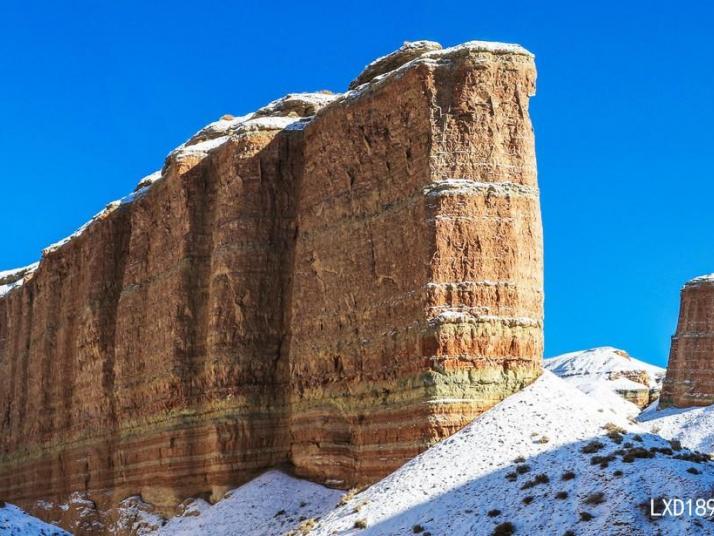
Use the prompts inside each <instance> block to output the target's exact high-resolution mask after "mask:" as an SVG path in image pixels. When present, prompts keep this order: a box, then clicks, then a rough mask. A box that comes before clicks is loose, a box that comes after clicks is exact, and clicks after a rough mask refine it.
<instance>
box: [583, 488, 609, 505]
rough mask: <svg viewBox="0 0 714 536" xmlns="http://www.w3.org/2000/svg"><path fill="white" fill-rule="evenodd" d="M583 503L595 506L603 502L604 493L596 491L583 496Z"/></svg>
mask: <svg viewBox="0 0 714 536" xmlns="http://www.w3.org/2000/svg"><path fill="white" fill-rule="evenodd" d="M584 502H585V504H590V505H592V506H596V505H598V504H602V503H604V502H605V494H604V493H603V492H602V491H596V492H595V493H591V494H590V495H588V496H587V497H585V501H584Z"/></svg>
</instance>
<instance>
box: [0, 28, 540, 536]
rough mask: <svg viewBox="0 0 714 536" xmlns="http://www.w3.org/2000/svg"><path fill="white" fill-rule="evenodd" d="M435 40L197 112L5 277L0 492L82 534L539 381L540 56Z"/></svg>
mask: <svg viewBox="0 0 714 536" xmlns="http://www.w3.org/2000/svg"><path fill="white" fill-rule="evenodd" d="M434 48H435V47H427V50H426V51H425V52H424V53H423V54H421V55H419V56H417V57H413V56H409V57H407V58H405V59H404V61H405V62H406V63H404V64H402V65H392V64H390V67H391V68H393V69H394V70H392V71H390V72H387V73H380V74H378V75H376V76H375V77H374V78H371V77H372V75H371V74H370V75H369V76H368V78H370V81H369V83H366V84H363V85H360V86H359V87H358V88H357V89H356V90H354V91H351V92H348V93H346V94H344V95H324V94H323V95H320V94H316V95H292V96H288V97H286V98H285V99H281V100H280V101H277V102H275V103H271V105H269V106H267V107H265V108H264V109H262V110H259V111H258V112H256V113H254V114H251V115H249V116H245V117H240V118H233V117H231V116H226V117H224V118H222V119H221V120H220V121H217V122H216V123H212V124H211V125H209V126H208V127H206V128H205V129H203V130H202V131H201V132H199V133H198V134H197V135H196V136H194V137H193V138H192V139H191V140H189V141H188V142H187V143H186V144H184V145H182V146H181V147H179V148H178V149H177V150H176V151H174V152H173V153H171V154H170V155H169V157H168V158H167V160H166V163H165V165H164V168H163V169H162V171H161V172H160V173H157V174H154V175H151V176H149V177H147V178H146V179H144V180H142V182H141V183H140V184H139V187H138V189H137V191H136V192H135V193H134V194H132V195H130V196H128V197H127V198H125V199H123V200H121V201H119V202H115V203H112V204H110V205H109V206H108V207H107V208H106V209H105V210H104V211H102V212H101V213H100V214H99V215H98V216H97V217H96V218H95V219H94V220H93V221H92V222H90V224H88V225H87V226H85V227H84V228H82V229H81V230H80V231H79V232H78V233H76V235H74V236H73V237H70V239H68V240H66V241H63V242H62V243H59V244H57V245H55V246H52V247H50V248H48V249H46V250H45V252H44V255H43V258H42V260H41V262H40V264H39V267H37V269H36V271H34V272H32V271H30V272H27V273H24V272H23V273H22V274H21V275H20V276H13V277H14V278H15V279H13V282H12V283H11V285H12V288H10V289H8V291H7V293H6V295H5V296H4V297H2V298H0V369H1V372H2V373H1V374H0V408H2V415H1V416H0V417H1V420H0V495H2V496H4V497H6V498H8V499H11V500H13V501H15V502H20V503H23V504H25V505H29V506H32V505H33V504H36V501H37V500H39V499H43V500H44V501H46V502H50V503H54V504H60V503H62V502H66V501H67V500H68V498H69V497H71V496H73V495H72V494H77V493H79V494H82V495H81V496H82V497H83V500H85V499H86V500H87V501H89V503H91V504H94V505H95V508H94V509H92V508H85V510H87V511H90V513H88V514H86V515H85V516H84V517H85V518H86V519H85V520H84V521H83V522H80V521H78V520H76V519H74V520H73V521H72V522H71V524H72V526H71V527H69V528H72V529H74V530H76V531H77V533H78V534H92V533H94V532H97V531H101V530H102V529H101V528H97V527H102V523H103V516H104V517H106V515H107V514H106V512H108V511H109V510H110V509H111V508H112V507H113V506H115V505H117V504H118V503H119V502H120V501H122V500H123V499H125V498H127V497H133V496H140V497H141V499H142V500H143V501H146V502H147V503H151V504H153V505H154V506H155V507H156V508H157V510H158V511H159V512H162V513H164V514H171V513H172V512H173V511H174V509H175V508H176V506H177V505H179V504H180V503H181V501H182V500H183V499H185V498H186V497H189V496H197V495H204V496H206V497H207V498H213V499H215V498H218V497H220V496H221V495H222V494H223V493H224V492H225V491H226V490H227V489H228V488H229V487H232V486H235V485H236V484H240V483H241V482H244V481H245V480H247V479H248V478H250V477H252V476H254V475H255V474H256V473H257V472H259V471H261V470H263V469H265V468H267V467H272V466H275V465H278V464H289V466H291V467H292V468H293V469H294V471H295V472H297V473H298V474H300V475H304V476H308V477H311V478H313V479H316V480H320V481H324V482H328V483H331V484H334V485H337V486H349V485H353V484H356V483H365V482H371V481H374V480H375V479H377V478H379V477H381V476H384V475H385V474H387V473H388V472H390V471H392V470H393V469H395V468H396V467H398V466H399V465H401V464H402V463H404V462H405V461H406V460H408V459H409V458H411V457H412V456H414V455H415V454H417V453H419V452H421V451H422V450H424V449H425V448H427V447H428V446H429V445H431V444H432V443H433V442H435V441H437V440H439V439H441V438H444V437H446V436H448V435H450V434H451V433H453V432H455V431H456V430H458V429H459V428H460V427H462V426H463V425H464V424H466V423H467V422H469V421H470V420H471V419H472V418H473V417H475V416H476V415H478V414H480V413H481V412H483V411H484V410H486V409H488V408H489V407H491V406H493V405H494V404H496V403H497V402H499V401H500V400H502V399H503V398H505V397H506V396H508V395H509V394H511V393H513V392H515V391H517V390H519V389H521V388H522V387H524V386H525V385H527V384H529V383H530V382H532V381H533V380H534V379H535V378H536V377H537V376H538V375H539V374H540V371H541V359H542V315H543V310H542V301H543V294H542V272H543V270H542V238H541V222H540V210H539V200H538V189H537V182H536V166H535V152H534V139H533V132H532V127H531V123H530V120H529V117H528V99H529V97H530V96H531V95H532V94H533V93H534V88H535V68H534V65H533V57H532V55H530V54H529V53H528V52H526V51H525V50H524V49H522V48H520V47H517V46H514V45H501V44H491V43H482V42H472V43H467V44H465V45H461V46H459V47H454V48H450V49H444V50H435V49H434ZM18 277H20V278H24V279H22V280H21V281H20V283H21V284H18V281H17V278H18ZM75 496H76V495H75ZM46 502H44V503H42V508H39V507H38V509H37V510H36V511H37V512H38V515H43V516H45V517H51V515H52V514H51V512H53V511H54V510H60V511H61V510H62V509H61V508H59V509H56V508H55V509H54V510H53V509H52V508H48V507H47V503H46ZM67 523H68V522H67V521H65V524H67Z"/></svg>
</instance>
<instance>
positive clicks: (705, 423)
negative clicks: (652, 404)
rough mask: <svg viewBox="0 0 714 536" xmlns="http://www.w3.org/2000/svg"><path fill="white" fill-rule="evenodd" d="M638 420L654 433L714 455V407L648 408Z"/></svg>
mask: <svg viewBox="0 0 714 536" xmlns="http://www.w3.org/2000/svg"><path fill="white" fill-rule="evenodd" d="M638 420H639V421H640V422H641V423H642V426H644V427H645V428H647V429H648V430H650V431H651V432H652V433H656V434H659V435H661V436H662V437H666V438H667V439H676V440H678V441H681V443H682V445H684V446H685V447H689V448H691V449H696V450H701V451H703V452H708V453H714V406H706V407H695V408H684V409H679V408H667V409H664V410H657V409H656V408H651V409H650V408H648V410H646V411H644V412H642V414H641V415H640V417H639V418H638Z"/></svg>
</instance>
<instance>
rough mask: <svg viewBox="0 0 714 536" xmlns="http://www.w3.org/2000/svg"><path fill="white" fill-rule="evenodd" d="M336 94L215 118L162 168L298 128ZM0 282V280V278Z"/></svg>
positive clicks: (143, 189)
mask: <svg viewBox="0 0 714 536" xmlns="http://www.w3.org/2000/svg"><path fill="white" fill-rule="evenodd" d="M338 97H339V95H335V94H331V93H327V92H320V93H291V94H289V95H286V96H285V97H282V98H280V99H277V100H274V101H273V102H271V103H269V104H267V105H266V106H264V107H262V108H260V109H259V110H257V111H256V112H253V113H249V114H247V115H243V116H239V117H234V116H231V115H225V116H223V117H221V118H220V119H219V120H218V121H214V122H213V123H210V124H208V125H207V126H205V127H204V128H202V129H201V130H199V131H198V132H197V133H196V134H194V135H193V136H191V138H189V140H188V141H186V142H185V143H183V144H181V145H179V146H178V147H176V148H175V149H174V150H173V151H171V152H170V153H169V155H168V156H167V158H166V163H165V165H164V168H166V165H167V164H168V163H170V162H171V161H176V160H182V159H184V158H197V159H202V158H204V157H205V156H207V155H208V154H209V153H211V152H212V151H213V150H215V149H217V148H218V147H221V146H222V145H223V144H225V143H226V142H227V141H228V140H230V139H231V138H232V137H235V136H240V135H244V134H246V133H250V132H257V131H264V130H283V129H288V130H295V129H301V128H303V127H304V126H305V124H307V122H309V120H310V119H311V118H312V117H313V116H314V115H315V114H316V113H317V112H318V111H319V110H320V109H321V108H322V107H324V106H325V105H327V104H329V103H330V102H333V101H334V100H335V99H337V98H338ZM163 178H164V175H163V173H162V171H156V172H154V173H152V174H150V175H147V176H146V177H144V178H143V179H141V180H140V181H139V183H138V184H137V186H136V189H135V190H134V192H132V193H131V194H129V195H127V196H125V197H123V198H121V199H118V200H116V201H112V202H111V203H109V204H107V206H106V207H105V208H104V209H102V210H101V211H100V212H99V213H97V214H96V215H95V216H94V217H93V218H92V219H91V220H89V221H88V222H86V223H85V224H84V225H82V226H81V227H80V228H79V229H77V231H75V232H74V233H72V234H71V235H70V236H68V237H65V238H63V239H62V240H59V241H58V242H55V243H54V244H51V245H50V246H48V247H46V248H45V249H43V250H42V254H43V256H45V255H49V254H51V253H53V252H55V251H57V250H58V249H60V248H61V247H62V246H64V245H65V244H67V243H69V242H71V241H72V240H74V239H76V238H78V237H80V236H82V234H84V232H85V231H86V230H87V229H88V228H89V227H90V226H91V225H92V224H94V223H95V222H96V221H99V220H102V219H104V218H106V217H107V216H109V215H110V214H111V213H112V212H114V211H115V210H116V209H117V208H119V207H121V206H123V205H126V204H129V203H132V202H133V201H134V200H135V199H137V198H139V197H141V196H143V195H145V194H146V193H147V192H148V190H149V189H150V188H151V187H152V186H153V185H154V184H156V183H157V182H158V181H160V180H161V179H163ZM0 283H2V282H1V281H0ZM16 286H17V285H15V284H13V285H11V286H7V285H5V284H2V285H1V286H0V297H2V296H3V295H4V294H6V293H7V292H9V291H10V290H12V289H13V288H16Z"/></svg>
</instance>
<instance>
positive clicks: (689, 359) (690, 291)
mask: <svg viewBox="0 0 714 536" xmlns="http://www.w3.org/2000/svg"><path fill="white" fill-rule="evenodd" d="M710 404H714V274H711V275H706V276H702V277H697V278H695V279H692V280H691V281H689V282H687V283H686V284H685V285H684V287H683V288H682V292H681V305H680V309H679V320H678V322H677V331H676V333H675V334H674V336H673V337H672V346H671V348H670V352H669V364H668V365H667V376H666V377H665V380H664V385H663V386H662V396H661V397H660V402H659V406H660V407H661V408H666V407H669V406H676V407H680V408H682V407H689V406H708V405H710Z"/></svg>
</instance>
